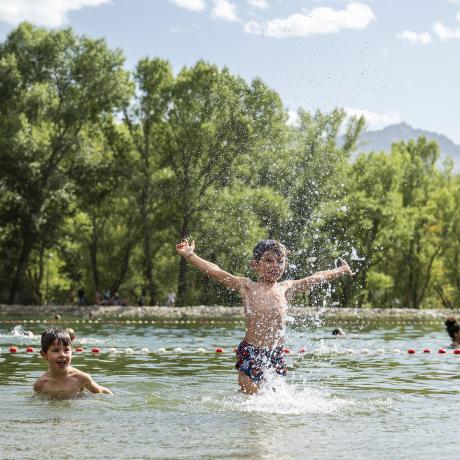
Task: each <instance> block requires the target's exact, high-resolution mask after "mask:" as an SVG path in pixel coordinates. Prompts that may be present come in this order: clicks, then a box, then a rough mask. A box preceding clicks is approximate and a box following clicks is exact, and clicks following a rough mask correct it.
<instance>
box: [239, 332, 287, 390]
mask: <svg viewBox="0 0 460 460" xmlns="http://www.w3.org/2000/svg"><path fill="white" fill-rule="evenodd" d="M235 367H236V368H237V369H238V370H239V371H240V372H243V373H245V374H246V375H247V376H249V377H251V379H252V380H253V381H254V382H260V380H262V379H263V374H264V369H269V368H273V370H274V371H275V372H276V373H277V374H279V375H283V376H285V375H286V374H287V368H286V361H285V359H284V351H283V347H276V348H273V349H270V348H265V347H264V348H261V347H256V346H254V345H251V344H250V343H248V342H246V340H243V341H242V342H241V343H240V344H239V346H238V349H237V350H236V364H235Z"/></svg>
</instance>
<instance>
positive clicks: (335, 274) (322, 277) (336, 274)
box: [287, 258, 354, 296]
mask: <svg viewBox="0 0 460 460" xmlns="http://www.w3.org/2000/svg"><path fill="white" fill-rule="evenodd" d="M339 261H340V264H341V265H340V267H337V268H334V269H332V270H324V271H322V272H317V273H315V274H313V275H311V276H307V277H306V278H302V279H300V280H292V281H288V282H287V283H289V287H288V289H287V293H288V294H289V295H290V296H293V295H296V294H301V293H302V292H305V291H306V290H307V289H309V288H310V287H311V286H314V285H315V284H321V283H328V282H329V281H332V280H335V279H337V278H341V277H342V276H353V275H354V273H353V272H352V271H351V269H350V266H349V265H348V263H347V262H346V261H345V260H344V259H342V258H340V259H339Z"/></svg>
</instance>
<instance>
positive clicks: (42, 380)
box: [34, 374, 47, 393]
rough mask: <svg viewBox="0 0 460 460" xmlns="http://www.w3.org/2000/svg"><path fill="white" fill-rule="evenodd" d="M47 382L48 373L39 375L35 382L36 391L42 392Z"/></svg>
mask: <svg viewBox="0 0 460 460" xmlns="http://www.w3.org/2000/svg"><path fill="white" fill-rule="evenodd" d="M46 382H47V378H46V374H43V375H42V376H41V377H39V378H38V379H37V380H36V381H35V383H34V391H35V392H36V393H40V392H41V391H43V390H44V388H45V385H46Z"/></svg>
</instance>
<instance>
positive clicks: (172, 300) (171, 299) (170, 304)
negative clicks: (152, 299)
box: [166, 292, 176, 308]
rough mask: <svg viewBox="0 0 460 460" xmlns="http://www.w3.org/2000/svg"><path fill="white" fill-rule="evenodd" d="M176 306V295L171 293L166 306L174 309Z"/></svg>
mask: <svg viewBox="0 0 460 460" xmlns="http://www.w3.org/2000/svg"><path fill="white" fill-rule="evenodd" d="M175 305H176V293H175V292H170V293H169V294H168V298H167V299H166V306H167V307H171V308H173V307H174V306H175Z"/></svg>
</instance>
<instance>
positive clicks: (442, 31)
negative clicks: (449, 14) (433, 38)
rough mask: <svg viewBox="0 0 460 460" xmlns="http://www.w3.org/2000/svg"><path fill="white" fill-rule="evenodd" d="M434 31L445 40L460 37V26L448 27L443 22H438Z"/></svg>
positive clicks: (440, 38)
mask: <svg viewBox="0 0 460 460" xmlns="http://www.w3.org/2000/svg"><path fill="white" fill-rule="evenodd" d="M433 31H434V33H435V34H436V35H437V36H438V37H439V40H441V41H443V42H444V41H447V40H455V39H457V40H459V39H460V27H455V28H453V27H447V26H445V25H444V24H442V23H441V22H437V23H436V24H435V25H434V26H433Z"/></svg>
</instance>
